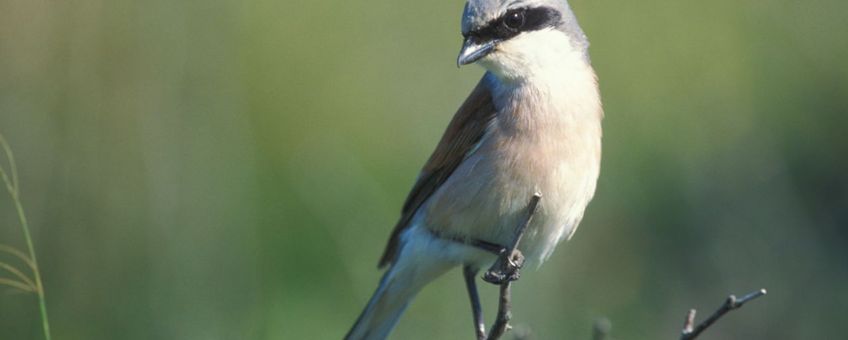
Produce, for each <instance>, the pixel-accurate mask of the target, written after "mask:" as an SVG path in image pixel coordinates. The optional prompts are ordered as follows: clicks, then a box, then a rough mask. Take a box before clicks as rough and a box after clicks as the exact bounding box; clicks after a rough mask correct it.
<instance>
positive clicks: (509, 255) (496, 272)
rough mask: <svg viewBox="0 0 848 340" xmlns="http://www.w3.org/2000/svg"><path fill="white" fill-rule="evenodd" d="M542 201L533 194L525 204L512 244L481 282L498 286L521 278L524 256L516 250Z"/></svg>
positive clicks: (539, 196) (540, 195)
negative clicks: (522, 217)
mask: <svg viewBox="0 0 848 340" xmlns="http://www.w3.org/2000/svg"><path fill="white" fill-rule="evenodd" d="M541 199H542V194H540V193H535V194H533V197H531V198H530V202H528V203H527V209H526V210H525V215H524V219H522V220H521V223H520V224H519V225H518V227H517V228H516V229H515V236H514V238H513V240H512V244H510V245H509V247H508V248H506V249H504V250H503V251H502V252H501V253H500V254H499V255H498V259H497V260H496V261H495V263H494V264H493V265H492V266H491V267H490V268H489V270H488V271H486V274H484V275H483V280H485V281H486V282H489V283H492V284H496V285H500V284H503V283H505V282H511V281H515V280H518V278H519V277H520V276H521V275H520V273H519V270H520V269H521V266H522V265H524V255H523V254H521V251H519V250H518V243H519V242H521V237H522V236H524V231H525V230H526V229H527V226H528V225H530V221H532V220H533V215H535V214H536V209H537V208H538V207H539V200H541Z"/></svg>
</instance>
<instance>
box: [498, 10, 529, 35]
mask: <svg viewBox="0 0 848 340" xmlns="http://www.w3.org/2000/svg"><path fill="white" fill-rule="evenodd" d="M503 24H504V26H506V28H509V29H511V30H513V31H517V30H519V29H520V28H521V27H522V26H524V11H516V12H510V13H507V14H506V17H505V18H504V20H503Z"/></svg>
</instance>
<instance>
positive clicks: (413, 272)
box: [345, 0, 603, 340]
mask: <svg viewBox="0 0 848 340" xmlns="http://www.w3.org/2000/svg"><path fill="white" fill-rule="evenodd" d="M462 36H463V37H464V39H465V40H464V43H463V46H462V49H461V51H460V53H459V58H458V59H457V64H458V65H466V64H471V63H478V64H480V65H482V66H483V67H484V68H485V69H486V73H485V75H483V78H482V79H481V80H480V82H479V84H478V85H477V86H476V88H474V90H473V91H472V92H471V94H470V95H469V97H468V98H467V99H466V100H465V102H464V103H463V104H462V105H461V106H460V108H459V110H458V112H457V113H456V114H455V116H454V117H453V119H452V120H451V122H450V124H449V125H448V127H447V131H445V133H444V136H443V137H442V139H441V141H440V142H439V144H438V146H437V147H436V150H435V151H434V152H433V154H432V156H430V159H429V160H428V161H427V163H426V164H425V165H424V168H423V169H422V170H421V173H420V175H419V176H418V179H417V181H416V183H415V185H414V187H413V188H412V191H411V192H410V193H409V196H408V197H407V199H406V203H405V204H404V205H403V210H402V214H401V217H400V221H399V222H398V223H397V225H396V226H395V229H394V231H393V232H392V234H391V236H390V238H389V242H388V246H387V247H386V250H385V253H384V254H383V257H382V259H381V260H380V264H379V265H380V267H385V266H389V268H388V270H387V271H386V272H385V274H384V275H383V278H382V279H381V281H380V285H379V287H378V288H377V291H376V292H375V293H374V295H373V297H372V298H371V300H370V301H369V302H368V305H367V306H366V307H365V310H364V311H363V312H362V314H361V315H360V316H359V318H358V319H357V320H356V323H355V324H354V325H353V327H352V328H351V330H350V331H349V332H348V334H347V336H346V337H345V339H348V340H359V339H369V340H370V339H384V338H386V337H388V335H389V333H390V332H391V331H392V328H394V326H395V324H396V323H397V322H398V320H399V318H400V316H401V314H402V313H403V311H404V309H406V307H407V306H408V305H409V303H410V301H411V300H412V298H413V297H414V296H415V295H416V293H418V292H419V290H421V288H422V287H423V286H424V285H426V284H427V283H428V282H430V281H432V280H433V279H434V278H436V277H438V276H439V275H441V274H443V273H445V272H446V271H448V270H449V269H451V268H454V267H457V266H463V267H465V273H466V275H465V277H466V281H467V283H469V287H473V285H474V279H475V275H476V273H477V272H478V271H479V270H480V269H481V268H484V267H488V266H489V265H491V264H492V263H493V262H494V261H495V259H496V258H497V255H495V254H493V253H492V252H490V251H486V250H485V249H484V248H485V247H481V246H480V245H481V244H483V245H496V246H500V247H505V246H506V245H507V244H509V243H510V242H512V239H513V238H514V234H515V229H516V226H517V225H519V224H520V221H519V220H520V219H521V218H522V213H523V211H524V210H525V207H526V206H527V204H528V201H529V200H530V198H531V197H532V196H533V195H534V194H535V193H540V194H541V195H542V196H543V198H542V199H541V201H540V203H539V206H538V210H537V212H536V214H535V215H534V217H533V219H532V222H531V223H530V225H529V226H528V227H527V228H526V231H525V233H524V235H523V239H522V240H521V244H520V246H519V250H520V251H521V252H522V253H523V254H524V255H525V257H526V259H527V262H528V263H530V264H536V265H539V264H541V263H542V262H543V261H544V260H545V259H547V258H548V257H549V256H550V255H551V252H553V250H554V248H555V247H556V245H557V244H558V243H559V242H560V241H562V240H563V239H569V238H570V237H571V236H572V235H573V234H574V231H575V230H576V229H577V225H578V223H580V220H581V219H582V217H583V212H584V210H585V209H586V206H587V205H588V204H589V201H590V200H591V199H592V196H593V195H594V192H595V186H596V183H597V178H598V173H599V169H600V160H601V119H602V117H603V110H602V107H601V99H600V93H599V91H598V85H597V78H596V76H595V72H594V70H593V69H592V66H591V63H590V60H589V55H588V51H587V50H588V47H589V42H588V40H587V38H586V35H585V34H584V33H583V30H582V29H581V28H580V26H579V25H578V23H577V19H576V18H575V16H574V13H573V12H572V10H571V8H570V7H569V5H568V2H567V1H566V0H468V2H467V3H466V5H465V10H464V12H463V15H462ZM469 280H470V281H469ZM469 293H472V294H474V295H476V288H475V289H474V292H471V289H470V288H469ZM472 299H476V296H472Z"/></svg>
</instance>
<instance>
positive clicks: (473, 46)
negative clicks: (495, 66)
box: [456, 37, 499, 67]
mask: <svg viewBox="0 0 848 340" xmlns="http://www.w3.org/2000/svg"><path fill="white" fill-rule="evenodd" d="M498 42H499V41H498V40H490V41H485V42H478V41H477V39H475V38H474V37H467V38H465V41H464V42H463V43H462V50H460V51H459V57H457V58H456V66H457V67H459V66H462V65H468V64H471V63H473V62H475V61H477V60H480V59H481V58H483V57H485V56H487V55H488V54H489V53H492V51H494V50H495V46H496V45H497V44H498Z"/></svg>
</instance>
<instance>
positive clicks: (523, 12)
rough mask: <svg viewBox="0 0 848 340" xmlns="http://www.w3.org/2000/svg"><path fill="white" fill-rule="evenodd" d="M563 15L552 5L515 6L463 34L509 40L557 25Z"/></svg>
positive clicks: (479, 37) (483, 38)
mask: <svg viewBox="0 0 848 340" xmlns="http://www.w3.org/2000/svg"><path fill="white" fill-rule="evenodd" d="M561 19H562V16H561V15H560V14H559V12H558V11H556V10H555V9H553V8H550V7H534V8H515V9H511V10H509V11H507V12H506V14H504V15H502V16H500V17H499V18H497V19H495V20H492V21H490V22H489V23H488V24H486V25H485V26H483V27H480V28H478V29H475V30H473V31H471V32H468V33H465V34H463V36H464V37H466V38H468V37H471V38H474V39H475V40H477V41H491V40H501V41H503V40H507V39H509V38H512V37H514V36H516V35H519V34H521V33H522V32H530V31H538V30H541V29H544V28H548V27H555V26H557V25H558V24H559V23H560V20H561Z"/></svg>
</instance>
